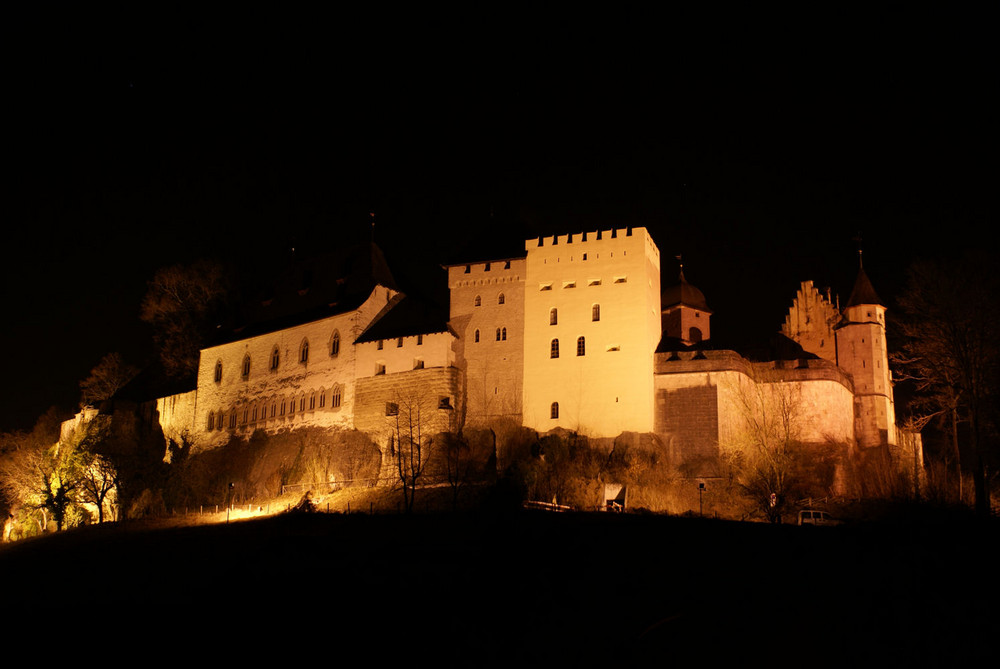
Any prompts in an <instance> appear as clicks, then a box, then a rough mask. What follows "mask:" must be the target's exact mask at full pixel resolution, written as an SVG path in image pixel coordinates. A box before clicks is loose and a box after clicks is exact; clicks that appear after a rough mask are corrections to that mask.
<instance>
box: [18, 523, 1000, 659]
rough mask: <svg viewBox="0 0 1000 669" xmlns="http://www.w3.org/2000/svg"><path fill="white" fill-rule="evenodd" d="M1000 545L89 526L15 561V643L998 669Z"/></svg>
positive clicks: (713, 527) (774, 534)
mask: <svg viewBox="0 0 1000 669" xmlns="http://www.w3.org/2000/svg"><path fill="white" fill-rule="evenodd" d="M997 537H998V532H997V527H996V526H995V525H986V526H984V525H976V524H966V523H962V524H958V525H954V524H949V525H943V524H926V523H925V524H898V523H896V524H883V525H858V526H850V527H833V528H812V527H807V528H800V527H790V526H767V525H761V524H749V523H731V522H723V521H711V520H700V519H685V518H667V517H659V516H643V515H610V514H600V515H598V514H544V513H526V512H524V513H519V514H512V515H473V514H462V515H416V516H413V517H405V516H393V515H385V516H378V515H376V516H367V515H361V514H357V515H350V516H344V515H324V514H312V515H299V516H294V515H286V516H281V517H274V518H270V519H265V520H257V521H247V522H240V523H233V524H230V525H219V526H202V527H190V528H179V529H168V530H129V529H127V528H122V527H98V528H86V529H84V530H80V531H76V532H68V533H64V534H62V535H60V536H54V537H49V538H46V539H42V540H34V541H27V542H23V543H22V544H20V545H13V546H9V547H5V548H4V549H3V550H2V551H0V574H2V577H3V581H4V582H5V583H6V585H5V589H6V591H7V596H6V597H5V598H4V599H5V602H4V610H5V613H4V618H5V619H7V620H8V621H9V623H8V624H7V625H5V629H4V637H5V641H6V642H8V644H9V643H10V642H12V641H13V642H14V643H16V644H25V645H26V647H30V646H32V645H33V642H32V641H31V640H32V639H34V640H36V641H37V640H41V639H45V640H46V641H45V648H46V652H47V653H52V654H55V655H56V656H58V655H59V653H60V652H62V653H65V654H69V653H74V652H77V651H83V652H86V653H87V654H88V655H89V654H92V653H97V654H98V655H101V656H106V657H114V658H116V659H117V660H125V661H135V662H140V663H143V664H145V663H146V661H148V660H153V659H157V658H161V657H174V658H179V659H182V660H183V659H184V658H189V659H190V660H191V661H192V662H193V661H194V660H195V659H198V662H197V664H198V666H201V665H202V664H203V663H204V662H208V663H210V664H213V665H218V666H241V665H245V664H247V662H248V661H249V662H252V663H253V666H258V665H260V664H264V665H268V664H275V665H285V664H294V665H299V664H301V663H303V662H312V661H316V660H319V661H321V662H323V663H324V664H330V665H337V664H341V663H343V662H348V661H350V662H352V663H355V662H367V663H373V664H375V665H386V664H390V665H395V666H411V665H419V666H423V665H425V664H428V663H434V664H439V663H441V662H445V663H447V664H459V665H464V666H484V665H516V664H530V665H535V664H539V663H545V664H554V665H556V666H562V665H569V664H578V665H579V664H582V665H585V666H593V665H598V664H603V665H608V664H609V663H610V664H614V665H617V666H632V665H647V664H649V663H653V664H654V665H655V666H665V665H678V664H681V663H683V664H685V665H687V666H691V665H689V664H688V663H689V662H698V663H708V664H710V665H715V664H718V663H720V662H722V661H730V660H736V661H740V662H750V661H757V662H762V663H763V665H764V666H789V665H796V666H816V665H826V664H833V663H840V662H849V663H850V664H851V665H852V666H856V665H859V664H860V665H862V666H867V665H870V664H875V663H883V662H890V663H892V664H893V665H895V664H901V663H903V662H907V663H911V662H915V663H916V664H918V665H928V664H930V665H950V664H954V662H955V660H956V659H958V658H962V657H969V656H976V657H984V658H994V659H995V658H996V657H997V652H996V650H995V646H994V644H995V643H996V639H995V637H996V633H997V630H998V629H1000V625H998V623H1000V609H998V599H997V594H998V585H997V583H998V568H997V564H998V561H997V557H998V554H997V552H996V548H995V546H994V544H995V543H996V541H995V540H996V539H997ZM84 649H85V650H84ZM157 664H159V663H158V662H157Z"/></svg>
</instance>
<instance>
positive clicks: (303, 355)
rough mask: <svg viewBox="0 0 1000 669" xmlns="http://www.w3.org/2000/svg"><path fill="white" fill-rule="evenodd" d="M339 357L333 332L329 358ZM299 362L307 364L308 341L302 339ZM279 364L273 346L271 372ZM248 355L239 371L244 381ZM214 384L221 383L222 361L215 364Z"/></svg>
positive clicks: (335, 334)
mask: <svg viewBox="0 0 1000 669" xmlns="http://www.w3.org/2000/svg"><path fill="white" fill-rule="evenodd" d="M338 355H340V332H337V331H334V333H333V336H332V337H331V338H330V357H331V358H335V357H337V356H338ZM299 362H300V363H301V364H306V363H307V362H309V340H308V339H303V340H302V343H301V344H299ZM280 364H281V350H280V349H279V348H278V347H277V346H275V347H274V348H273V349H271V364H270V369H271V371H272V372H273V371H277V369H278V366H279V365H280ZM250 367H251V365H250V354H249V353H248V354H246V355H245V356H243V366H242V368H241V369H240V376H242V377H243V378H244V379H246V378H247V377H249V376H250ZM215 382H216V383H222V361H221V360H217V361H216V363H215Z"/></svg>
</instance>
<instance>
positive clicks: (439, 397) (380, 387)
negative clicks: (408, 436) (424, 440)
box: [354, 367, 461, 448]
mask: <svg viewBox="0 0 1000 669" xmlns="http://www.w3.org/2000/svg"><path fill="white" fill-rule="evenodd" d="M459 382H460V372H459V370H458V368H456V367H434V368H424V369H415V370H411V371H408V372H400V373H396V374H383V375H380V376H372V377H367V378H363V379H358V381H357V387H356V388H355V405H354V424H355V427H356V428H357V429H359V430H361V431H362V432H365V433H367V434H368V435H370V436H371V438H372V439H374V440H375V442H376V443H378V444H379V446H380V447H383V448H384V447H385V446H386V445H387V444H388V441H389V438H390V436H391V435H395V433H396V430H397V420H398V421H399V422H404V423H405V422H408V421H409V420H410V419H412V420H413V421H417V420H418V416H419V423H420V431H421V433H422V435H423V436H426V437H430V436H432V435H434V434H436V433H438V432H446V431H453V430H458V428H459V427H460V426H459V425H458V415H459V413H460V411H461V406H457V405H456V400H457V399H458V398H459V396H460V395H459V391H460V388H459ZM405 431H406V429H404V432H405Z"/></svg>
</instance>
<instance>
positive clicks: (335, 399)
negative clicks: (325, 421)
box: [330, 386, 340, 409]
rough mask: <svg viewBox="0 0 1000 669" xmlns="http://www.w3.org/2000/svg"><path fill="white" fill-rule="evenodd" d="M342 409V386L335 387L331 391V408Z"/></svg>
mask: <svg viewBox="0 0 1000 669" xmlns="http://www.w3.org/2000/svg"><path fill="white" fill-rule="evenodd" d="M339 407H340V386H334V387H333V390H331V391H330V408H331V409H337V408H339Z"/></svg>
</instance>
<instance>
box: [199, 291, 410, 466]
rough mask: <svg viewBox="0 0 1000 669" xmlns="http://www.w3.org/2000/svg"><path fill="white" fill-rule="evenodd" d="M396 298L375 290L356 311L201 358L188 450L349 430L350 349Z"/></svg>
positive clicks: (353, 368) (353, 359) (354, 362)
mask: <svg viewBox="0 0 1000 669" xmlns="http://www.w3.org/2000/svg"><path fill="white" fill-rule="evenodd" d="M396 294H397V293H396V291H393V290H391V289H389V288H385V287H383V286H378V287H376V288H375V289H374V290H373V291H372V293H371V295H370V296H369V298H368V299H367V300H365V302H364V303H363V304H361V305H360V306H359V307H358V308H357V309H353V310H351V311H348V312H345V313H342V314H338V315H335V316H331V317H329V318H325V319H322V320H319V321H315V322H312V323H306V324H303V325H297V326H294V327H291V328H287V329H283V330H278V331H275V332H269V333H266V334H261V335H258V336H255V337H250V338H248V339H242V340H237V341H234V342H230V343H226V344H222V345H220V346H214V347H211V348H206V349H204V350H202V351H201V358H200V363H199V369H198V389H197V403H196V407H197V408H196V410H195V414H194V416H195V417H194V424H193V425H192V426H191V429H190V433H191V435H192V436H193V442H194V443H195V445H196V446H197V447H198V448H210V447H213V446H217V445H220V444H222V443H225V442H226V441H227V440H228V439H229V438H230V435H232V434H234V433H235V434H241V435H244V436H246V435H249V434H250V433H252V432H253V431H254V430H258V429H262V430H265V431H268V432H274V431H276V430H279V429H287V428H294V427H297V426H299V425H310V426H317V427H343V428H351V427H353V425H354V387H355V384H354V382H355V379H356V378H357V376H358V368H357V367H358V350H357V347H356V346H355V345H354V341H355V339H356V338H357V337H358V336H359V335H360V334H361V333H362V332H363V331H364V329H365V328H367V327H368V326H369V324H370V323H371V322H372V321H373V320H374V319H375V317H376V316H377V315H378V314H379V313H380V312H381V311H382V310H383V309H384V308H386V305H387V303H388V302H389V301H390V300H391V299H392V298H393V297H394V296H395V295H396ZM305 344H308V353H307V355H306V356H305V359H304V360H303V346H304V345H305ZM248 363H249V364H248ZM245 372H246V373H245ZM217 379H218V380H217ZM209 419H211V421H212V425H213V427H212V428H211V429H209V427H208V425H209Z"/></svg>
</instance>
